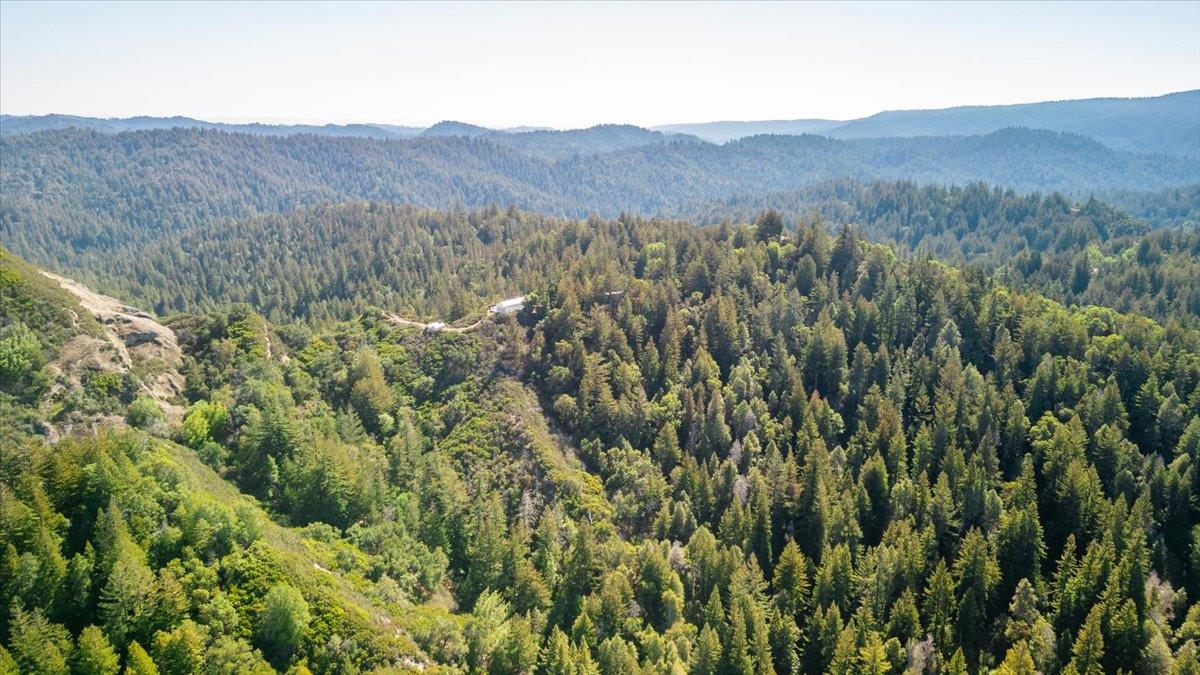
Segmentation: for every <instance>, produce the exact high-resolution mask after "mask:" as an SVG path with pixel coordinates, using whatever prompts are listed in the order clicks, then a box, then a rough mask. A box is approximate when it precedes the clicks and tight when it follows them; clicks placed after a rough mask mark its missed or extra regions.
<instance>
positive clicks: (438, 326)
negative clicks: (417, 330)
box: [425, 321, 446, 333]
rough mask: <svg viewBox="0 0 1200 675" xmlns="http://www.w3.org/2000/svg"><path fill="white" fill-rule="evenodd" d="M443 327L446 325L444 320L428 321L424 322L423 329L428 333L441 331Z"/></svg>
mask: <svg viewBox="0 0 1200 675" xmlns="http://www.w3.org/2000/svg"><path fill="white" fill-rule="evenodd" d="M445 327H446V322H444V321H432V322H430V323H427V324H425V331H426V332H428V333H440V332H441V331H442V329H443V328H445Z"/></svg>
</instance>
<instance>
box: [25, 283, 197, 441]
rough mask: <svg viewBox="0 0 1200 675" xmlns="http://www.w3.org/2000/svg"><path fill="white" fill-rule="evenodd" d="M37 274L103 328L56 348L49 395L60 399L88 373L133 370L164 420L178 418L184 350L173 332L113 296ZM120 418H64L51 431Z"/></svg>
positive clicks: (59, 432)
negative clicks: (99, 333)
mask: <svg viewBox="0 0 1200 675" xmlns="http://www.w3.org/2000/svg"><path fill="white" fill-rule="evenodd" d="M42 274H44V275H46V276H47V277H49V278H51V279H53V280H55V281H56V282H58V284H59V285H60V286H62V288H63V289H64V290H66V291H67V292H69V293H70V294H71V295H73V296H75V297H76V298H77V299H78V300H79V305H80V307H81V308H82V309H83V310H84V311H87V312H89V313H91V314H92V315H93V316H94V317H96V320H97V321H99V322H100V324H101V326H103V328H104V337H103V338H100V337H96V336H93V335H88V334H79V335H76V336H75V337H74V338H72V339H71V340H69V341H68V342H67V343H66V344H65V345H63V347H62V348H61V349H60V350H59V354H58V358H56V359H55V360H54V362H53V363H51V369H52V371H53V372H54V374H55V381H54V384H53V385H52V388H51V391H50V398H51V399H55V398H62V397H63V396H65V395H67V394H69V393H70V392H71V391H74V390H76V389H78V388H79V387H81V386H83V381H82V379H83V378H84V377H85V376H86V375H87V374H88V373H95V372H102V373H104V372H107V373H115V374H120V375H124V374H126V373H132V374H133V375H134V376H135V379H136V381H137V383H138V384H137V388H138V394H142V395H146V396H149V397H150V398H152V399H154V400H155V401H156V402H157V403H158V405H159V407H160V408H161V409H162V411H163V413H164V415H165V418H166V422H167V424H170V425H173V424H177V423H179V422H180V421H181V420H182V419H183V413H184V408H183V406H182V405H181V403H182V395H183V391H184V385H185V381H184V378H183V375H181V374H180V372H179V370H180V368H181V367H182V366H183V354H182V352H181V351H180V349H179V342H178V341H177V340H176V338H175V332H174V331H172V330H171V329H170V328H167V327H166V326H164V325H162V324H161V323H158V322H157V321H155V320H154V319H153V318H152V317H151V316H150V315H149V314H147V313H146V312H144V311H142V310H140V309H137V308H136V307H130V306H128V305H126V304H124V303H122V302H121V301H120V300H117V299H116V298H112V297H109V296H107V295H101V294H99V293H96V292H95V291H93V290H91V289H90V288H88V287H86V286H84V285H83V284H80V283H78V282H76V281H73V280H71V279H67V278H66V277H61V276H58V275H57V274H53V273H51V272H46V271H44V270H43V271H42ZM114 422H119V420H117V419H109V418H107V417H104V416H99V417H94V416H93V417H90V418H74V417H71V416H68V417H67V418H65V419H63V420H61V421H60V422H59V423H57V424H56V425H55V428H54V429H53V430H52V434H51V435H52V436H53V435H62V434H65V433H69V432H71V431H74V430H77V429H83V428H96V427H99V426H104V425H108V424H112V423H114Z"/></svg>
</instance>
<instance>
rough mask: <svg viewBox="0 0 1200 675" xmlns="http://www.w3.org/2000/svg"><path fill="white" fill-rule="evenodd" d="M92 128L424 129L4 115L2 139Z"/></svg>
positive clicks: (408, 132)
mask: <svg viewBox="0 0 1200 675" xmlns="http://www.w3.org/2000/svg"><path fill="white" fill-rule="evenodd" d="M70 128H79V129H91V130H93V131H99V132H102V133H110V134H115V133H120V132H122V131H149V130H154V129H216V130H219V131H230V132H234V133H244V134H259V135H262V136H292V135H295V134H314V135H317V136H351V137H362V138H408V137H411V136H416V135H417V134H419V133H421V131H422V129H421V127H407V126H400V125H395V124H263V123H261V122H251V123H247V124H236V123H226V122H207V121H205V120H198V119H194V118H191V117H181V116H175V117H147V116H139V117H113V118H102V117H81V116H78V115H59V114H51V115H0V136H13V135H17V134H28V133H35V132H38V131H48V130H54V129H70Z"/></svg>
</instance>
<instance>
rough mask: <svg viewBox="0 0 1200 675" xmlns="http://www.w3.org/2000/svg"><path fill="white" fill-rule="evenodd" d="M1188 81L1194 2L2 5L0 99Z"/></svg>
mask: <svg viewBox="0 0 1200 675" xmlns="http://www.w3.org/2000/svg"><path fill="white" fill-rule="evenodd" d="M1196 88H1200V1H1193V2H1178V3H1163V4H1154V3H1134V4H1120V3H1116V4H1090V3H1089V4H1056V5H1050V4H1046V3H1033V4H962V5H951V4H942V3H935V4H899V3H885V4H753V5H751V4H745V3H740V4H712V3H704V4H686V3H668V4H631V3H630V4H561V5H551V4H543V3H537V4H491V3H489V4H466V3H462V4H381V3H370V4H316V3H298V4H287V3H269V4H234V3H214V4H175V3H172V4H157V5H155V4H149V3H130V4H105V3H87V4H65V3H64V4H56V3H24V2H12V1H10V0H3V1H0V111H3V112H5V113H11V114H34V113H49V112H61V113H73V114H77V115H95V116H104V117H110V116H121V117H124V116H130V115H188V116H192V117H198V118H203V119H211V120H220V121H248V120H259V121H273V122H351V121H364V122H365V121H370V122H391V123H397V124H421V125H424V124H430V123H433V122H436V121H438V120H442V119H458V120H463V121H468V122H474V123H478V124H484V125H488V126H510V125H517V124H533V125H547V126H555V127H580V126H588V125H591V124H596V123H599V122H629V123H634V124H641V125H652V124H663V123H668V122H692V121H708V120H718V119H743V120H744V119H780V118H786V119H792V118H804V117H827V118H850V117H858V116H863V115H867V114H870V113H873V112H877V111H879V110H884V109H896V108H927V107H945V106H950V105H960V104H989V103H1014V102H1026V101H1038V100H1047V99H1065V98H1086V97H1092V96H1146V95H1157V94H1163V93H1166V92H1171V91H1180V90H1185V89H1196Z"/></svg>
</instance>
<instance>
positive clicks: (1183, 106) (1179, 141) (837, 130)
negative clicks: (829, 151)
mask: <svg viewBox="0 0 1200 675" xmlns="http://www.w3.org/2000/svg"><path fill="white" fill-rule="evenodd" d="M1007 127H1026V128H1030V129H1047V130H1051V131H1064V132H1068V133H1073V134H1080V135H1082V136H1087V137H1089V138H1092V139H1095V140H1097V141H1099V142H1101V143H1103V144H1105V145H1107V146H1108V147H1110V148H1113V149H1115V150H1128V151H1131V152H1141V153H1152V154H1153V153H1162V154H1171V155H1178V156H1184V157H1188V156H1190V157H1192V158H1197V157H1200V90H1193V91H1181V92H1177V93H1173V94H1166V95H1164V96H1152V97H1146V98H1093V99H1080V100H1074V101H1044V102H1039V103H1022V104H1016V105H978V106H958V107H954V108H943V109H938V110H888V111H884V112H880V113H876V114H874V115H871V116H869V117H863V118H860V119H854V120H842V121H836V120H803V119H802V120H770V121H761V122H710V123H699V124H668V125H664V126H660V127H655V128H656V129H660V130H664V131H680V132H685V133H690V134H695V135H697V136H699V137H701V138H705V139H708V140H711V141H714V142H719V143H723V142H725V141H729V140H732V139H736V138H743V137H746V136H754V135H756V134H774V133H791V134H803V133H814V134H821V135H823V136H829V137H832V138H882V137H891V136H953V135H970V134H987V133H991V132H993V131H996V130H999V129H1004V128H1007Z"/></svg>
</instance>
